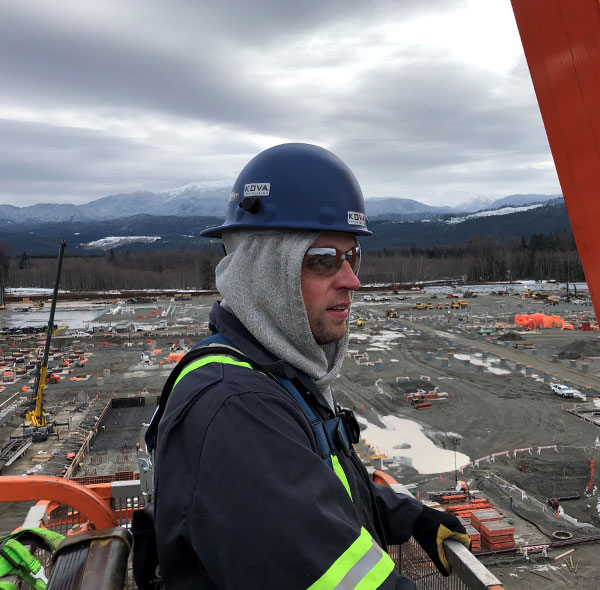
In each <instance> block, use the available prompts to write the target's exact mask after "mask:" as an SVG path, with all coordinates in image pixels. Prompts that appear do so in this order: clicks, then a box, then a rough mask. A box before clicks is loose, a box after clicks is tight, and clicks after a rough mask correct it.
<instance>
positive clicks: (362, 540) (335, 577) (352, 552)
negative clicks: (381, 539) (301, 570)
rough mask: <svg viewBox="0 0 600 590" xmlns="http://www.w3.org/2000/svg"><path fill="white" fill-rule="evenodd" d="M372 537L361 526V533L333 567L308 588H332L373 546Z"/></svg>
mask: <svg viewBox="0 0 600 590" xmlns="http://www.w3.org/2000/svg"><path fill="white" fill-rule="evenodd" d="M371 545H372V537H371V535H370V534H369V531H367V529H365V528H364V527H363V528H361V531H360V535H359V537H358V539H356V541H354V543H352V545H350V547H348V549H346V551H344V553H342V554H341V555H340V556H339V557H338V558H337V559H336V560H335V561H334V562H333V564H332V565H331V567H330V568H329V569H328V570H327V571H326V572H325V573H324V574H323V575H322V576H321V577H320V578H319V579H318V580H317V581H316V582H315V583H314V584H313V585H312V586H310V587H309V588H308V590H332V589H333V588H335V587H336V586H337V585H338V584H339V583H340V582H341V581H342V579H343V578H344V576H345V575H346V574H347V573H348V572H349V571H350V570H351V569H352V566H353V565H354V564H355V563H356V562H357V561H360V558H361V557H362V556H363V555H364V554H365V553H366V552H367V551H368V550H369V549H370V548H371Z"/></svg>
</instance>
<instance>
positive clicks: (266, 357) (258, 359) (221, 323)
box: [208, 301, 331, 413]
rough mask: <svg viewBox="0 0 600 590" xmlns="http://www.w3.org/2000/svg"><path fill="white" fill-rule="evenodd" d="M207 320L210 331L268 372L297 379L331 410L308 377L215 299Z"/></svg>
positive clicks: (320, 403) (319, 401)
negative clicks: (274, 352) (272, 352)
mask: <svg viewBox="0 0 600 590" xmlns="http://www.w3.org/2000/svg"><path fill="white" fill-rule="evenodd" d="M209 320H210V321H209V324H208V327H209V329H210V330H211V332H219V333H221V334H223V336H225V338H227V339H228V340H229V341H230V342H231V343H232V344H233V345H234V346H235V347H236V348H237V349H239V350H240V351H241V352H243V353H244V354H245V355H246V356H247V357H248V358H249V359H251V360H252V361H253V362H254V363H255V364H256V365H258V366H259V367H262V368H264V369H265V370H267V371H268V372H270V373H274V374H276V375H283V376H284V377H287V378H288V379H298V380H299V381H300V382H301V383H302V385H304V387H305V388H306V389H307V390H308V392H309V393H310V394H311V395H312V396H313V397H314V399H315V400H316V401H317V402H318V403H319V405H321V406H323V407H324V408H325V409H327V410H328V412H329V413H330V412H331V408H330V407H329V405H328V404H327V402H326V401H325V398H324V397H323V394H322V393H321V392H320V391H319V388H318V387H317V386H316V385H315V383H314V381H313V380H312V379H311V378H310V377H308V376H307V375H306V374H305V373H303V372H302V371H299V370H298V369H296V368H294V367H292V366H291V365H289V364H288V363H286V362H284V361H282V360H281V359H279V358H277V357H276V356H275V355H273V354H271V353H270V352H269V351H268V350H267V349H266V348H264V347H263V346H262V345H261V344H260V342H258V340H256V338H254V336H253V335H252V334H251V333H250V332H249V331H248V330H247V329H246V327H245V326H244V325H243V324H242V322H240V321H239V320H238V319H237V317H236V316H235V315H233V314H232V313H230V312H229V311H227V310H226V309H225V308H223V307H221V305H220V302H219V301H216V302H215V304H214V305H213V308H212V309H211V311H210V316H209Z"/></svg>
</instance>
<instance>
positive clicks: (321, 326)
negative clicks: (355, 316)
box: [302, 232, 360, 344]
mask: <svg viewBox="0 0 600 590" xmlns="http://www.w3.org/2000/svg"><path fill="white" fill-rule="evenodd" d="M355 245H356V242H355V240H354V236H353V235H352V234H346V233H341V232H323V233H321V234H320V235H319V237H318V238H317V240H316V241H315V242H314V243H313V245H312V246H311V248H335V249H337V250H341V251H342V252H346V251H347V250H350V249H351V248H354V246H355ZM358 287H360V281H359V280H358V278H357V276H356V275H355V274H354V272H353V271H352V268H351V267H350V265H349V264H348V262H347V261H346V260H344V262H343V263H342V266H341V267H340V268H339V270H338V271H337V272H336V273H335V274H333V275H331V276H321V275H319V274H315V273H313V272H309V270H308V269H306V268H305V267H304V266H303V268H302V297H303V299H304V306H305V307H306V314H307V315H308V323H309V325H310V329H311V331H312V334H313V336H314V338H315V340H316V341H317V344H329V343H331V342H336V341H338V340H341V339H342V338H343V337H344V335H345V334H346V327H347V324H348V314H349V309H350V300H351V295H352V291H354V290H355V289H358Z"/></svg>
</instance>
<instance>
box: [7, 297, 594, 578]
mask: <svg viewBox="0 0 600 590" xmlns="http://www.w3.org/2000/svg"><path fill="white" fill-rule="evenodd" d="M388 296H389V297H390V298H391V299H390V300H389V301H384V302H366V301H363V300H362V299H363V295H362V294H361V293H358V294H356V295H355V298H354V301H355V302H354V304H353V308H352V314H351V338H350V344H349V355H348V358H347V359H346V362H345V364H344V367H343V370H342V374H341V376H340V377H339V378H338V379H337V380H336V382H335V388H334V389H335V394H336V397H337V400H338V401H339V402H340V403H341V404H342V405H344V406H348V407H350V408H352V409H353V410H354V412H355V414H356V415H357V417H358V419H359V421H360V422H361V423H362V425H363V427H364V428H365V430H364V433H366V434H368V433H372V438H369V437H367V442H369V443H370V444H371V445H372V446H373V447H375V449H376V450H377V453H376V454H378V455H385V456H386V457H385V458H383V459H382V460H383V468H384V470H385V471H387V472H389V473H390V474H391V475H392V476H394V477H395V478H396V479H397V480H398V481H400V482H402V483H404V484H415V493H418V495H419V497H420V498H421V499H426V498H427V497H428V493H429V492H434V491H439V490H444V489H449V488H452V487H453V486H454V485H455V479H461V480H464V481H466V482H467V484H468V486H469V487H470V488H471V489H477V490H480V491H481V492H482V493H483V494H484V495H485V496H486V497H488V498H489V499H490V500H491V502H492V503H493V504H494V506H495V507H496V508H497V509H498V510H499V511H501V512H502V513H503V515H504V517H505V518H507V519H509V520H510V521H511V522H512V523H513V524H514V527H515V538H516V542H517V544H518V545H548V544H551V543H554V544H555V545H557V544H558V541H557V539H556V538H555V536H554V534H555V533H556V532H557V531H562V532H563V533H567V534H568V535H572V539H571V540H570V541H569V542H572V540H573V539H584V538H586V537H594V536H600V515H599V512H598V502H599V496H598V486H597V482H598V478H597V476H596V475H595V473H593V474H592V472H591V463H592V460H595V459H596V458H598V456H599V454H600V439H599V437H600V428H598V426H596V425H594V424H593V423H591V422H588V421H586V420H583V419H581V418H580V417H578V416H577V415H574V414H572V413H570V412H569V411H568V410H571V409H579V410H582V409H588V410H592V409H593V408H594V407H595V406H594V400H595V399H596V397H598V398H599V399H600V345H599V342H600V341H599V339H598V335H599V334H600V332H598V331H594V330H592V331H581V330H574V331H566V330H565V331H563V330H560V329H556V328H554V329H552V328H549V329H543V330H541V331H526V330H522V329H517V328H516V327H515V326H514V324H513V319H514V315H515V313H529V312H532V313H536V312H541V313H547V314H557V315H560V316H561V317H564V318H565V319H567V318H568V319H569V320H570V321H571V322H572V323H574V325H576V326H577V325H579V323H580V321H581V320H585V319H587V318H589V319H591V320H594V316H593V311H592V310H591V307H585V306H579V305H573V304H570V303H564V304H561V305H559V306H553V307H549V306H547V305H545V304H544V302H542V301H531V300H524V299H521V298H519V297H514V296H510V297H509V296H496V295H488V296H484V297H481V296H480V297H478V298H476V299H469V300H468V306H467V307H466V308H465V309H459V310H455V309H445V308H442V309H435V308H434V309H430V310H428V309H424V310H418V309H413V307H414V305H415V304H416V303H417V302H422V303H427V302H430V301H431V302H432V303H433V304H434V306H435V307H437V304H438V303H442V304H444V303H446V301H445V300H444V299H438V300H437V301H436V300H435V299H434V300H430V298H429V297H428V296H427V295H424V294H415V293H400V294H397V295H393V294H388ZM404 297H406V299H404ZM214 300H215V297H194V298H193V299H190V300H188V301H178V302H173V301H170V300H168V299H162V300H158V301H155V302H148V303H142V304H126V303H122V304H120V305H115V304H114V303H112V302H104V303H102V302H98V303H94V304H91V303H87V304H86V305H87V306H88V307H89V306H92V305H93V306H99V307H97V308H95V309H96V311H95V312H94V313H93V316H94V319H93V320H90V321H89V326H88V327H89V328H90V329H92V328H94V330H95V331H94V333H93V334H91V336H90V337H85V338H80V337H77V338H75V337H73V336H72V335H71V336H69V335H61V334H66V332H65V331H63V332H62V333H60V334H59V335H57V336H56V337H54V339H53V347H56V348H57V349H59V352H58V353H57V354H55V355H53V358H52V359H51V361H50V366H51V367H52V366H53V365H57V366H58V365H59V364H60V362H59V361H60V357H61V356H64V354H65V353H66V352H68V351H69V349H71V350H84V353H85V357H86V358H87V359H88V360H87V361H86V363H85V364H84V365H83V366H82V367H75V366H73V367H70V368H65V369H63V370H62V371H61V377H62V378H61V381H60V382H59V383H57V384H52V385H48V386H47V388H46V390H45V393H46V398H45V404H46V407H47V409H49V410H50V411H52V412H53V413H54V415H55V416H56V418H57V420H58V421H59V422H67V423H69V425H68V426H61V427H59V428H58V431H59V434H60V440H56V439H55V438H51V439H49V440H48V441H46V442H43V443H35V444H33V445H32V447H30V449H28V451H27V452H26V454H25V455H24V456H23V457H22V458H21V459H19V460H17V461H16V462H15V463H13V464H12V465H10V466H9V467H7V468H5V470H3V471H2V475H17V474H18V475H21V474H24V473H26V472H36V473H49V474H59V473H60V472H61V471H62V470H64V469H65V468H66V466H68V465H69V461H68V460H67V457H66V453H67V452H69V451H67V446H68V445H67V444H66V441H67V440H71V442H72V443H73V440H74V438H76V431H77V430H78V429H79V426H80V424H81V423H85V424H89V423H90V422H93V420H94V418H95V417H97V415H98V411H99V410H100V409H101V408H103V407H105V406H106V404H107V403H109V402H110V400H111V399H112V398H115V397H118V398H122V397H140V396H141V397H145V398H146V399H147V400H148V402H149V403H148V404H147V407H146V410H145V411H144V412H142V413H141V414H140V413H126V412H125V413H121V414H118V415H117V414H113V418H114V424H113V423H112V422H111V423H109V422H106V423H105V425H106V429H105V430H103V431H102V432H100V434H99V436H98V438H97V443H96V446H95V449H94V448H92V449H90V452H89V454H88V455H87V456H86V458H85V460H84V461H82V465H81V466H78V468H77V474H76V475H93V474H98V475H99V474H100V473H101V472H102V473H104V471H105V470H106V471H111V470H114V471H117V470H122V469H124V468H130V469H134V470H135V469H137V465H136V461H137V457H136V451H135V443H136V442H140V441H139V440H138V439H139V433H140V429H141V426H142V422H143V421H145V420H147V419H148V416H149V414H150V413H151V406H152V403H153V401H154V400H155V399H156V397H157V396H158V395H159V394H160V392H161V389H162V386H163V384H164V381H165V379H166V377H167V375H168V373H169V371H170V370H171V368H172V367H173V364H172V363H169V362H167V359H168V356H169V353H171V354H176V353H177V349H178V348H185V347H187V346H189V345H191V344H194V343H195V342H197V341H198V340H200V339H201V338H202V337H203V335H204V334H205V332H206V321H207V320H208V313H209V311H210V308H211V306H212V303H213V302H214ZM391 307H393V308H395V310H396V314H397V315H398V316H399V317H397V318H389V317H387V316H388V314H387V313H386V309H388V308H391ZM59 309H60V302H59ZM15 313H16V312H15V310H14V309H11V306H10V305H9V306H8V309H7V310H5V311H2V312H0V328H2V327H3V326H6V325H9V324H10V325H15V324H14V322H15V317H16V316H15ZM23 315H24V316H25V315H26V314H23ZM161 318H166V319H167V322H168V328H167V329H166V330H158V329H156V327H157V325H158V322H159V320H160V319H161ZM361 318H362V319H364V320H366V323H365V325H364V326H363V327H357V326H356V321H357V320H358V319H361ZM127 320H130V321H132V322H134V325H133V326H132V327H133V331H131V330H127V331H124V332H120V333H113V331H112V329H113V328H114V327H115V326H116V325H117V324H119V323H121V324H122V323H123V322H126V321H127ZM136 323H137V326H136V325H135V324H136ZM100 328H103V330H104V331H102V332H100V331H99V329H100ZM136 328H141V329H139V331H138V330H136ZM479 331H484V332H490V331H491V333H488V334H484V335H481V334H479ZM67 332H68V331H67ZM40 340H43V337H41V338H40V336H37V337H32V336H29V335H23V336H0V349H2V350H3V354H6V352H7V351H11V350H12V351H14V350H16V349H22V350H23V349H27V348H35V347H36V342H39V341H40ZM505 342H508V343H509V344H508V345H506V344H505ZM518 345H521V346H524V347H523V348H520V349H518V348H516V346H518ZM531 345H535V351H536V352H535V354H534V353H533V352H532V349H531V348H528V347H529V346H531ZM365 355H366V356H365ZM555 355H560V356H562V357H563V358H558V359H557V357H556V356H555ZM569 357H577V358H573V359H572V360H570V358H569ZM501 359H504V360H501ZM573 361H574V362H573ZM518 363H519V364H518ZM584 363H587V370H585V366H584ZM572 365H573V366H572ZM57 368H58V367H57ZM106 369H108V370H109V374H108V373H107V372H106ZM69 371H71V372H70V373H69ZM72 377H76V378H77V380H71V378H72ZM550 379H551V380H552V381H553V382H556V381H557V380H561V381H564V380H570V384H571V386H572V387H574V388H576V389H577V390H579V391H580V392H582V393H583V394H586V397H587V399H586V400H585V401H584V400H583V399H581V398H561V397H559V396H557V395H556V394H554V393H552V392H551V390H550V382H549V380H550ZM26 385H32V376H31V375H27V376H25V377H21V378H19V379H18V380H17V381H15V382H4V383H2V386H3V387H4V390H2V391H0V404H1V403H2V402H4V401H5V400H7V399H9V398H10V397H11V396H13V395H14V394H21V393H22V395H26V394H27V392H25V391H23V389H22V388H23V387H24V386H26ZM436 388H437V391H439V392H443V393H447V394H448V395H447V397H443V398H441V399H434V400H432V401H431V407H430V408H427V409H422V410H418V409H416V408H415V407H413V405H411V404H410V403H409V402H406V401H404V400H405V393H409V392H414V391H417V390H418V389H422V390H427V391H433V390H436ZM29 395H30V393H29ZM24 407H25V406H23V409H24ZM599 411H600V410H599ZM583 415H584V416H592V413H591V412H590V413H589V414H583ZM22 419H23V412H22V411H21V412H20V413H17V414H15V415H14V416H13V417H12V418H11V419H10V420H9V421H8V422H6V423H4V424H3V425H2V426H0V446H1V445H2V444H4V443H5V442H7V441H8V440H9V437H10V436H11V435H12V436H14V435H16V434H18V433H19V431H20V423H21V422H22ZM402 419H406V420H409V421H411V423H410V429H408V425H409V424H408V423H405V422H402V421H401V420H402ZM405 427H406V428H405ZM413 427H415V428H417V430H419V428H420V432H421V434H420V435H419V436H420V437H421V438H418V439H417V438H411V437H413V435H412V434H410V435H407V432H409V430H410V432H412V428H413ZM394 428H396V430H394ZM79 430H80V429H79ZM111 432H115V433H121V438H118V439H117V438H116V437H113V436H112V435H111ZM124 433H128V434H127V436H126V440H125V439H124V438H123V436H124ZM423 435H424V436H423ZM414 436H416V435H414ZM423 440H425V441H430V442H433V443H434V445H435V446H433V445H432V447H433V450H431V449H429V447H426V445H425V443H424V442H423ZM457 440H459V442H458V444H456V441H457ZM113 443H114V444H113ZM455 448H456V454H455ZM421 449H422V450H421ZM428 453H431V460H430V459H429V454H428ZM434 453H435V457H434ZM440 453H441V455H440ZM99 457H100V459H99ZM455 457H456V465H457V467H458V468H459V472H458V473H457V474H455V473H454V461H455ZM463 464H465V465H463ZM40 466H41V467H40ZM113 468H114V469H113ZM590 480H591V485H590ZM577 494H578V495H579V496H580V499H578V500H569V501H564V502H561V509H562V510H563V511H564V514H559V518H557V510H556V509H554V508H551V507H550V506H548V503H547V499H548V498H554V497H563V496H570V495H577ZM26 508H27V507H26V506H24V507H22V510H21V511H19V510H15V507H14V506H11V507H10V508H9V507H7V506H2V505H1V504H0V518H1V521H2V526H1V528H2V530H11V528H14V526H17V525H18V524H20V522H19V519H21V520H22V516H21V515H22V514H24V512H25V511H26ZM574 519H576V521H575V520H574ZM13 525H14V526H13ZM568 535H567V536H568ZM570 549H574V551H572V552H571V553H569V554H568V555H566V556H564V557H560V558H559V559H554V558H555V557H557V556H560V555H561V554H562V553H564V552H565V551H569V550H570ZM597 553H598V547H597V543H596V542H586V543H581V544H573V545H568V546H564V547H563V546H560V547H559V546H554V547H551V548H550V549H549V550H548V551H547V555H548V556H547V557H545V556H543V555H542V554H541V553H535V552H530V554H529V555H528V559H526V558H525V557H524V556H522V555H520V554H518V553H516V552H508V553H502V554H497V555H495V556H486V557H483V559H484V560H485V561H484V562H485V564H486V565H487V567H489V568H490V569H491V570H492V571H493V572H494V573H495V575H496V576H498V577H499V579H500V580H501V581H502V583H503V584H504V586H505V588H507V589H513V588H514V589H517V588H519V589H525V588H527V589H528V588H562V587H566V586H567V585H570V586H573V587H575V588H582V589H587V588H590V589H591V588H597V587H598V585H599V584H598V580H600V566H598V563H597ZM570 558H572V559H573V565H575V564H577V563H579V565H578V567H577V571H573V572H572V571H571V568H570V567H569V566H570V565H571V564H570Z"/></svg>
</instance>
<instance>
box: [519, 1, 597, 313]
mask: <svg viewBox="0 0 600 590" xmlns="http://www.w3.org/2000/svg"><path fill="white" fill-rule="evenodd" d="M511 2H512V8H513V12H514V14H515V18H516V21H517V27H518V28H519V34H520V35H521V41H522V43H523V49H524V50H525V57H526V58H527V64H528V66H529V71H530V73H531V78H532V80H533V87H534V89H535V93H536V95H537V100H538V104H539V106H540V111H541V113H542V119H543V121H544V126H545V127H546V134H547V135H548V141H549V143H550V149H551V150H552V155H553V157H554V163H555V165H556V170H557V172H558V178H559V181H560V185H561V188H562V192H563V196H564V199H565V203H566V206H567V211H568V213H569V218H570V220H571V227H572V228H573V233H574V235H575V241H576V243H577V249H578V250H579V256H580V258H581V263H582V266H583V270H584V272H585V276H586V279H587V283H588V286H589V290H590V295H591V297H592V303H593V304H594V310H595V312H596V317H600V231H599V226H600V198H599V197H598V190H599V187H600V2H599V0H511Z"/></svg>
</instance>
